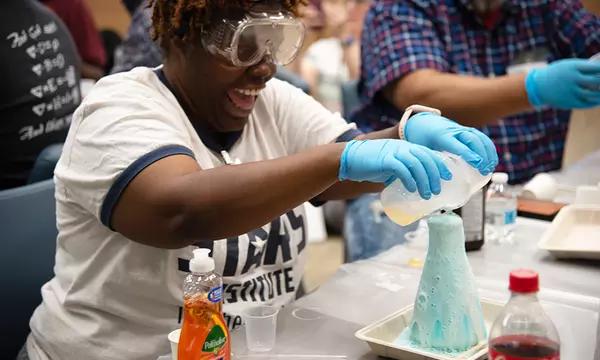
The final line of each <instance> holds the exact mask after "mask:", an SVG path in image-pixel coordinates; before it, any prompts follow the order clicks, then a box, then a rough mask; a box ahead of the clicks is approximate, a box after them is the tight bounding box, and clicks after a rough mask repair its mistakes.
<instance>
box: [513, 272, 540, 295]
mask: <svg viewBox="0 0 600 360" xmlns="http://www.w3.org/2000/svg"><path fill="white" fill-rule="evenodd" d="M508 288H509V289H510V291H513V292H518V293H532V292H537V291H538V290H539V289H540V278H539V275H538V273H537V272H535V271H533V270H528V269H518V270H513V271H511V272H510V281H509V286H508Z"/></svg>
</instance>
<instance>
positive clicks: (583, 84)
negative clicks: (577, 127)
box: [525, 59, 600, 109]
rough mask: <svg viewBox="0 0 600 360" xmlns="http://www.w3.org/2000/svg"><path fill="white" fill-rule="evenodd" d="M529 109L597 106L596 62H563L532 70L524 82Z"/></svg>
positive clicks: (599, 66)
mask: <svg viewBox="0 0 600 360" xmlns="http://www.w3.org/2000/svg"><path fill="white" fill-rule="evenodd" d="M525 90H526V91H527V97H528V99H529V102H530V103H531V105H533V106H535V107H540V106H543V105H548V106H552V107H556V108H559V109H585V108H590V107H594V106H598V105H600V62H598V61H590V60H585V59H565V60H559V61H555V62H553V63H551V64H550V65H548V66H547V67H544V68H539V69H533V70H531V71H530V72H529V73H528V74H527V77H526V78H525Z"/></svg>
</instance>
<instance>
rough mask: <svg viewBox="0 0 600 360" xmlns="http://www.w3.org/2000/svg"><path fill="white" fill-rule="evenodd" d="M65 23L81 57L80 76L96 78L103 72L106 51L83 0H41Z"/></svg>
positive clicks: (102, 74)
mask: <svg viewBox="0 0 600 360" xmlns="http://www.w3.org/2000/svg"><path fill="white" fill-rule="evenodd" d="M41 1H42V3H43V4H44V5H46V6H48V7H49V8H50V9H52V11H54V12H55V13H56V14H57V15H58V16H59V17H60V18H61V19H62V21H64V23H65V24H66V25H67V28H68V29H69V32H70V33H71V36H72V37H73V40H74V41H75V44H76V45H77V52H78V53H79V56H80V57H81V61H82V64H81V77H83V78H85V79H93V80H98V79H100V78H101V77H102V76H104V74H105V65H106V61H107V59H106V57H107V56H106V51H105V49H104V44H103V43H102V38H101V37H100V32H98V29H97V28H96V24H95V23H94V18H93V17H92V14H91V12H90V9H89V7H88V6H87V4H86V3H85V1H84V0H41Z"/></svg>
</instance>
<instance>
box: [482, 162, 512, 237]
mask: <svg viewBox="0 0 600 360" xmlns="http://www.w3.org/2000/svg"><path fill="white" fill-rule="evenodd" d="M507 183H508V174H506V173H494V174H493V175H492V185H491V186H490V188H489V189H488V193H487V202H486V214H485V222H486V237H487V238H488V239H489V240H491V241H494V242H497V243H511V242H512V241H513V236H514V230H515V222H516V219H517V199H516V197H515V196H514V194H513V193H512V192H511V191H509V190H508V189H507Z"/></svg>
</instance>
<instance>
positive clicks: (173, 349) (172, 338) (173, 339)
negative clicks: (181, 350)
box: [167, 329, 181, 360]
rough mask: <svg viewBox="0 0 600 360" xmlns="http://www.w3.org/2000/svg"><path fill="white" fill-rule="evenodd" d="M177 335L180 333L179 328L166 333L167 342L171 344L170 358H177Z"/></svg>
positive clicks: (174, 359)
mask: <svg viewBox="0 0 600 360" xmlns="http://www.w3.org/2000/svg"><path fill="white" fill-rule="evenodd" d="M179 335H181V329H177V330H173V331H171V332H170V333H169V335H167V338H169V343H170V344H171V359H173V360H177V347H178V346H179Z"/></svg>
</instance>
